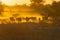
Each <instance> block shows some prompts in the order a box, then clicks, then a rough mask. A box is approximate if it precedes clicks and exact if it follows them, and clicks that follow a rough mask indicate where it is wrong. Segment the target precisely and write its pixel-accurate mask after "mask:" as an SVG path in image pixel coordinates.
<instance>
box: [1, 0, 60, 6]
mask: <svg viewBox="0 0 60 40" xmlns="http://www.w3.org/2000/svg"><path fill="white" fill-rule="evenodd" d="M1 1H2V3H3V4H6V5H10V6H12V5H16V4H18V5H23V4H27V5H29V4H31V2H30V0H1ZM44 1H45V4H52V2H53V1H54V0H44ZM55 1H57V2H58V1H59V0H55Z"/></svg>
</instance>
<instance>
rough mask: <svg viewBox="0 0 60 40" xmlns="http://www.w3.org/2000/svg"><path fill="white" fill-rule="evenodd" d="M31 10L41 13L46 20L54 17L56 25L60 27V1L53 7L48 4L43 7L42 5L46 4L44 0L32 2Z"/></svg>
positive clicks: (33, 0)
mask: <svg viewBox="0 0 60 40" xmlns="http://www.w3.org/2000/svg"><path fill="white" fill-rule="evenodd" d="M31 1H32V4H31V8H33V9H35V11H37V12H39V13H40V14H41V15H44V16H45V18H46V19H48V17H52V18H53V21H54V23H56V24H59V25H60V23H59V22H60V1H59V2H56V1H53V3H52V5H50V4H47V5H43V4H41V3H42V2H44V1H43V0H31Z"/></svg>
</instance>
